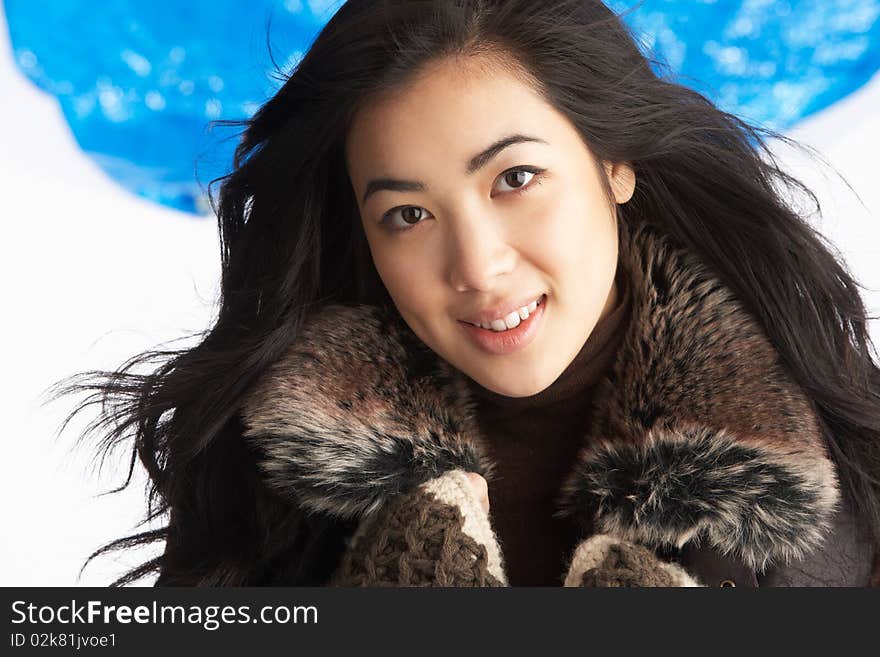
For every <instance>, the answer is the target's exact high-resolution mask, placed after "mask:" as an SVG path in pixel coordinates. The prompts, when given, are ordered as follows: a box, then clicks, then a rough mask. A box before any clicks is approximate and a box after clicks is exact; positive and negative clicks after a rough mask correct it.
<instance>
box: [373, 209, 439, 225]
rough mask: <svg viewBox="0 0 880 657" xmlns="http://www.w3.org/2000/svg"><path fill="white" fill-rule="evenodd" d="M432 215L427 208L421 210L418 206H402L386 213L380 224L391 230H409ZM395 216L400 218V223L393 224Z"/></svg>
mask: <svg viewBox="0 0 880 657" xmlns="http://www.w3.org/2000/svg"><path fill="white" fill-rule="evenodd" d="M430 215H431V213H430V212H428V211H427V210H425V208H420V207H419V206H417V205H402V206H400V207H399V208H392V209H391V210H389V211H388V212H386V213H385V215H384V216H383V217H382V221H381V222H380V223H382V224H387V225H388V226H389V228H390V229H391V230H409V227H410V226H413V225H415V224H417V223H419V222H420V221H421V220H422V219H424V218H425V217H426V216H430ZM395 216H399V217H400V222H399V223H394V222H392V219H394V218H395Z"/></svg>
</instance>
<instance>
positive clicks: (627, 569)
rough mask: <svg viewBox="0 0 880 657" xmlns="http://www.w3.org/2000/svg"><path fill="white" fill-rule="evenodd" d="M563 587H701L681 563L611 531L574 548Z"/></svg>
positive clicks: (593, 537) (595, 536)
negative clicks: (676, 562) (619, 537)
mask: <svg viewBox="0 0 880 657" xmlns="http://www.w3.org/2000/svg"><path fill="white" fill-rule="evenodd" d="M565 586H595V587H608V586H626V587H642V586H644V587H647V586H667V587H673V586H675V587H678V586H703V584H701V583H700V582H699V581H698V580H697V579H696V578H695V577H694V576H692V575H690V574H689V573H688V572H687V571H685V570H684V569H683V568H682V567H681V566H679V565H678V564H675V563H671V562H668V561H664V560H663V559H661V558H660V557H658V556H657V555H656V554H655V553H654V552H653V551H652V550H649V549H648V548H646V547H644V546H642V545H637V544H636V543H630V542H629V541H624V540H621V539H618V538H615V537H614V536H611V535H610V534H595V535H594V536H591V537H590V538H588V539H586V540H584V541H582V542H581V543H580V544H579V545H578V546H577V547H576V548H575V551H574V554H573V555H572V558H571V563H570V565H569V569H568V572H567V573H566V575H565Z"/></svg>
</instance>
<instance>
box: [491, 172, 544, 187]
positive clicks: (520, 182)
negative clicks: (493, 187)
mask: <svg viewBox="0 0 880 657" xmlns="http://www.w3.org/2000/svg"><path fill="white" fill-rule="evenodd" d="M536 173H537V172H536V171H532V170H531V169H510V170H509V171H505V172H504V173H502V174H501V176H499V178H498V180H499V181H501V182H502V183H504V184H506V185H509V186H510V187H511V189H510V190H509V191H516V190H518V189H522V188H523V187H525V186H526V185H528V184H529V181H531V179H532V178H534V177H535V175H536ZM502 191H507V190H502Z"/></svg>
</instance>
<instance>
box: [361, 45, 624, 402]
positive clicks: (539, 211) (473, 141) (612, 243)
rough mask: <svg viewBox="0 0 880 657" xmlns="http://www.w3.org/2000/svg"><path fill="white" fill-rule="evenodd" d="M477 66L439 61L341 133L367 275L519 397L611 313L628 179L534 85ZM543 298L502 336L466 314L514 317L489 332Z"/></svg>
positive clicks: (497, 386) (482, 373) (472, 373)
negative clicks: (368, 263)
mask: <svg viewBox="0 0 880 657" xmlns="http://www.w3.org/2000/svg"><path fill="white" fill-rule="evenodd" d="M475 64H476V62H474V61H473V60H454V61H453V60H444V61H441V62H438V63H435V64H433V65H431V66H430V67H429V68H428V69H426V70H425V71H424V72H423V73H422V75H420V76H418V78H417V79H415V80H414V81H413V82H411V83H410V84H409V85H408V86H406V87H405V88H404V89H403V90H402V91H400V92H399V93H397V94H395V95H394V96H387V97H383V98H382V99H380V100H377V101H375V102H373V103H371V104H369V105H367V106H365V107H364V108H363V109H362V110H361V111H360V112H358V114H357V115H356V116H355V120H354V122H353V124H352V126H351V130H350V132H349V134H348V138H347V143H346V157H347V165H348V172H349V176H350V178H351V183H352V187H353V189H354V193H355V195H356V197H357V199H358V207H359V210H360V217H361V221H362V224H363V227H364V231H365V234H366V238H367V242H368V244H369V247H370V251H371V253H372V257H373V261H374V263H375V266H376V270H377V272H378V273H379V276H380V278H381V279H382V281H383V283H384V285H385V287H386V289H387V290H388V293H389V295H390V296H391V298H392V300H393V301H394V304H395V306H396V308H397V310H398V311H399V312H400V314H401V316H402V317H403V319H404V320H405V321H406V322H407V324H408V325H409V326H410V328H412V330H413V331H414V332H415V333H416V335H418V336H419V338H421V340H422V341H423V342H424V343H425V344H426V345H427V346H428V347H430V348H431V349H432V350H433V351H434V352H436V353H437V354H438V355H439V356H440V357H442V358H443V359H444V360H446V361H447V362H448V363H449V364H451V365H453V366H454V367H456V368H457V369H459V370H460V371H462V372H463V373H465V374H466V375H468V376H469V377H471V378H472V379H473V380H475V381H476V382H477V383H479V384H480V385H482V386H483V387H485V388H488V389H490V390H492V391H493V392H496V393H499V394H503V395H508V396H511V397H523V396H527V395H533V394H536V393H538V392H540V391H542V390H543V389H544V388H546V387H547V386H549V385H550V384H551V383H553V381H555V380H556V379H557V377H558V376H559V375H560V374H561V373H562V372H563V370H564V369H565V368H566V367H567V366H568V364H569V363H571V361H572V359H573V358H574V357H575V356H576V355H577V353H578V352H579V351H580V349H581V347H583V345H584V343H585V342H586V340H587V338H588V337H589V336H590V334H591V333H592V331H593V328H594V327H595V326H596V324H597V322H598V321H599V320H600V319H601V318H602V317H604V316H605V314H606V313H607V312H609V311H610V310H611V309H613V307H614V305H615V303H616V301H617V289H616V285H615V284H614V274H615V270H616V267H617V255H618V244H617V241H618V236H617V223H616V222H617V219H616V213H615V206H614V202H617V203H624V202H626V201H627V200H629V198H630V196H631V195H632V192H633V188H634V186H635V176H634V173H633V170H632V169H631V168H630V167H629V166H627V165H625V164H615V165H612V164H611V163H602V164H599V163H597V162H596V160H595V159H594V158H593V157H592V155H591V153H590V152H589V150H588V149H587V148H586V146H585V145H584V143H583V141H582V140H581V137H580V135H579V133H578V132H577V131H576V129H575V128H574V126H573V125H572V124H571V123H570V122H569V121H568V120H567V119H566V118H565V117H564V116H563V115H562V114H560V113H559V112H558V111H557V110H555V109H554V107H553V106H552V105H550V104H548V103H547V102H546V101H545V100H544V99H543V98H541V97H540V96H539V95H538V94H537V93H536V92H535V91H533V90H532V88H531V87H530V86H528V85H527V84H525V83H524V82H521V81H520V80H519V79H518V78H517V77H515V76H514V75H512V74H511V73H508V72H506V71H505V70H504V69H503V68H502V67H494V69H493V68H492V67H486V66H477V65H475ZM513 136H516V137H517V138H516V139H509V138H510V137H513ZM494 144H500V146H498V147H494V148H493V147H492V146H493V145H494ZM505 144H506V145H505ZM600 176H607V179H608V181H609V183H610V185H611V189H612V190H613V192H614V197H615V198H614V201H610V200H609V199H608V197H607V195H606V193H605V190H604V188H603V186H602V181H601V178H600ZM542 295H546V296H544V298H543V301H541V305H539V306H537V308H536V310H535V312H534V313H533V314H532V315H526V313H522V314H521V315H519V321H520V325H519V326H517V327H515V328H513V329H512V330H510V331H509V332H495V331H493V330H491V329H490V330H486V329H480V328H476V327H473V326H471V325H469V324H466V323H465V322H464V321H463V320H468V319H470V320H475V319H477V318H476V317H475V315H481V314H483V313H484V312H485V311H490V312H489V314H490V315H492V316H496V317H497V316H501V317H502V321H504V320H503V316H504V315H507V322H506V323H504V324H498V323H496V324H495V328H499V327H501V326H508V325H512V324H516V322H517V317H515V316H514V315H513V314H507V313H506V312H502V310H511V309H512V308H513V307H514V306H518V305H527V304H528V303H529V302H530V301H532V300H534V299H538V298H539V297H541V296H542ZM541 306H543V311H542V308H541ZM496 311H497V312H496ZM514 313H515V311H514ZM515 314H516V313H515ZM523 315H526V316H527V317H528V319H526V320H523V319H522V316H523ZM474 334H478V336H477V337H475V335H474ZM481 338H482V339H481Z"/></svg>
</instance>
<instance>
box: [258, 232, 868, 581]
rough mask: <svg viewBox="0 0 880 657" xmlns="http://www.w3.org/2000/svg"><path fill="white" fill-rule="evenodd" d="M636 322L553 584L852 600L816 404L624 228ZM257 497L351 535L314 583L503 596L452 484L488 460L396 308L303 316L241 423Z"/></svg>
mask: <svg viewBox="0 0 880 657" xmlns="http://www.w3.org/2000/svg"><path fill="white" fill-rule="evenodd" d="M619 253H620V258H621V261H620V264H621V267H622V269H623V270H624V271H625V272H626V274H627V275H628V276H629V280H628V284H629V285H630V286H631V288H632V294H633V298H632V304H633V306H632V313H633V314H632V318H631V321H630V322H629V323H628V325H627V328H626V329H625V334H624V336H623V338H622V340H621V345H620V347H619V349H618V351H617V353H616V354H615V357H614V362H613V366H612V367H611V369H610V371H609V373H608V375H607V376H606V377H604V378H603V380H602V381H601V382H600V383H599V384H598V386H597V387H596V389H595V392H594V396H593V403H594V404H595V407H594V411H593V417H592V420H591V428H590V430H589V431H588V432H586V434H585V436H584V440H583V447H582V449H581V452H580V453H579V455H578V457H577V459H576V461H575V462H574V463H572V467H571V471H570V473H569V475H568V477H567V479H566V480H565V482H564V483H563V485H562V487H561V489H560V491H559V496H558V499H557V513H558V514H559V516H560V517H570V518H571V519H572V520H574V521H575V522H577V523H578V524H579V525H580V526H583V527H590V528H592V529H591V531H590V532H589V533H588V534H585V535H584V536H583V540H581V541H580V542H579V544H578V545H577V546H576V548H575V550H574V551H573V553H572V555H571V558H570V560H569V561H568V563H567V569H566V572H565V573H561V574H560V575H561V576H563V577H564V582H565V584H566V585H567V586H701V585H704V586H719V585H721V586H731V585H735V586H865V585H868V584H869V583H871V582H872V579H873V582H874V583H877V580H878V577H880V570H878V568H876V567H875V558H874V555H875V550H874V546H873V544H872V543H871V542H870V541H868V540H867V538H866V536H865V532H864V531H863V530H862V528H860V527H859V526H857V523H856V522H855V521H854V518H853V515H852V514H851V513H850V511H849V505H848V504H847V503H846V500H845V499H844V497H843V495H842V494H841V491H840V485H839V480H838V476H837V471H836V467H835V465H834V463H833V461H832V460H831V458H830V457H829V453H828V449H827V447H826V443H825V441H824V439H823V437H822V433H821V430H820V425H819V418H818V416H817V414H816V411H815V409H814V407H813V405H812V403H811V401H810V400H809V399H808V398H807V397H806V396H805V395H804V393H803V391H802V390H801V389H800V388H799V387H798V385H797V384H796V383H795V381H794V380H793V379H792V378H791V376H790V375H789V374H788V373H787V371H786V369H785V367H784V365H783V363H782V362H781V360H780V358H779V355H778V353H777V352H776V351H775V350H774V348H773V346H772V345H771V343H770V342H769V340H768V338H767V337H766V334H765V332H764V331H763V330H762V329H761V327H760V325H759V324H758V323H757V322H756V320H755V319H754V318H753V316H751V315H750V314H749V312H747V311H746V310H745V308H744V307H743V306H742V305H741V304H740V302H739V301H738V300H737V299H736V298H735V296H734V295H733V293H732V292H731V291H730V289H729V288H727V287H726V286H725V285H723V284H722V283H721V281H720V280H719V279H718V278H717V276H715V275H714V274H713V273H712V272H711V271H710V270H709V269H708V268H707V267H706V266H705V265H704V264H703V263H702V262H701V261H700V260H699V258H697V257H696V256H695V254H693V253H690V252H689V251H687V250H685V249H683V248H681V247H680V246H678V245H676V244H674V243H673V242H672V240H671V238H670V237H669V236H667V235H665V234H663V233H661V232H660V231H659V230H658V229H657V228H655V227H652V226H650V225H648V224H640V225H637V226H634V227H630V226H628V225H627V224H625V223H624V222H621V223H620V249H619ZM241 418H242V421H243V425H244V428H245V436H246V438H247V439H248V440H249V441H252V444H253V445H254V446H255V447H256V448H257V449H258V451H259V454H260V460H259V464H260V467H261V470H262V472H263V473H264V475H265V481H266V483H267V485H268V486H270V487H271V488H272V489H274V490H275V491H276V492H278V493H280V494H281V495H283V496H285V497H286V498H287V499H289V500H290V501H291V502H292V503H294V504H296V505H298V506H300V507H301V508H302V509H304V510H305V511H306V512H308V513H313V514H319V515H322V516H327V517H329V518H334V519H339V520H340V521H352V523H353V524H352V526H353V527H356V529H354V530H352V533H351V535H350V536H348V537H347V539H346V549H345V551H344V553H343V555H342V557H341V559H340V561H339V563H338V564H337V565H336V567H335V568H334V574H333V576H332V577H331V578H330V579H329V580H328V581H326V582H325V583H326V584H329V585H358V586H387V585H391V586H396V585H419V586H506V585H507V578H506V575H505V569H504V555H503V552H502V549H501V546H500V545H499V542H498V540H497V536H496V534H495V532H494V530H493V528H492V521H491V512H490V514H487V513H486V512H484V511H483V509H482V508H481V507H480V505H479V503H478V501H477V500H476V498H475V497H474V495H473V494H472V493H471V490H470V487H469V484H468V481H467V478H466V477H465V474H464V473H465V472H468V471H473V472H479V473H481V474H483V475H484V476H485V477H486V478H487V480H488V483H489V487H490V489H491V487H492V475H493V468H494V467H495V464H494V463H493V462H492V460H491V459H490V458H489V457H488V456H487V454H486V450H485V448H484V444H482V439H481V435H480V431H479V429H478V427H477V423H476V421H475V417H474V403H473V399H472V398H470V396H469V392H468V386H467V385H466V383H465V380H464V375H463V374H462V373H461V372H459V371H458V370H456V369H455V368H453V367H451V366H450V365H449V364H447V363H446V362H445V361H443V360H442V359H440V358H439V357H437V356H436V355H435V354H434V353H433V352H432V351H430V350H429V349H428V348H427V347H426V346H425V345H424V344H423V343H422V342H421V341H420V340H419V339H418V338H417V336H415V334H414V333H413V332H412V331H411V330H410V329H409V328H408V327H407V326H406V324H405V323H404V322H403V321H402V320H401V319H400V317H399V315H398V314H397V313H396V312H395V311H393V310H382V309H380V308H376V307H370V306H340V305H327V306H324V307H322V308H320V309H319V310H317V311H315V312H314V313H312V314H311V315H310V316H309V318H308V320H307V322H306V325H305V326H304V328H303V331H302V332H301V334H300V335H299V336H298V338H297V340H295V342H294V344H293V345H292V346H291V347H290V349H289V350H288V351H287V353H286V354H285V355H284V357H283V358H282V359H280V360H279V361H278V362H277V363H275V364H273V366H272V367H271V368H270V369H269V370H268V371H267V373H266V374H265V375H264V376H263V377H262V378H261V379H260V381H258V383H257V385H255V386H254V387H253V388H252V390H251V391H250V392H249V395H248V397H247V398H246V400H245V402H244V404H243V405H242V408H241Z"/></svg>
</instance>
